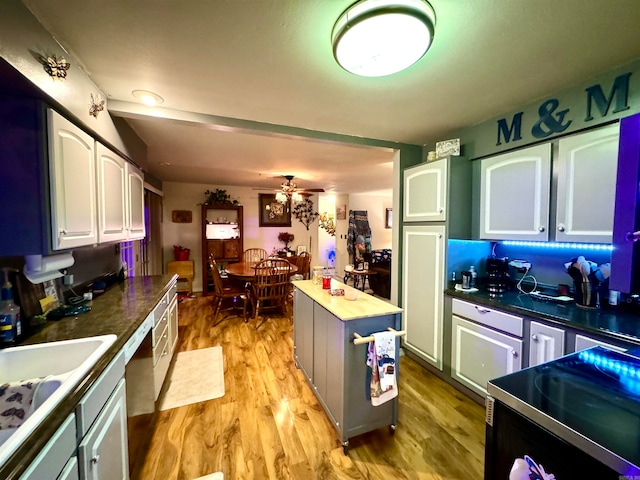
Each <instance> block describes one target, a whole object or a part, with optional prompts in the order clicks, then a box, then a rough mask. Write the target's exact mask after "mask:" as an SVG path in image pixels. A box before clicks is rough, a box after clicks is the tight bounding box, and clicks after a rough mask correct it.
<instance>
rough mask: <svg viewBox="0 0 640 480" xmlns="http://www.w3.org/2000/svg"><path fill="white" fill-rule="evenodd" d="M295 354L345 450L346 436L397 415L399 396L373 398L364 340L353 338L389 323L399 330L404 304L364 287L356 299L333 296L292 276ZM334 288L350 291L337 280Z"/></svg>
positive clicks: (393, 420) (392, 424) (391, 421)
mask: <svg viewBox="0 0 640 480" xmlns="http://www.w3.org/2000/svg"><path fill="white" fill-rule="evenodd" d="M293 284H294V286H295V296H294V305H293V309H294V314H293V330H294V358H295V361H296V365H297V366H298V368H300V370H301V371H302V372H303V374H304V376H305V378H306V380H307V382H308V383H309V386H310V387H311V388H312V390H313V392H314V393H315V395H316V397H317V398H318V400H319V402H320V404H321V405H322V407H323V408H324V410H325V412H326V413H327V416H328V417H329V419H330V420H331V422H332V423H333V425H334V426H335V428H336V430H337V431H338V434H339V435H340V440H341V442H342V447H343V451H344V453H345V454H346V453H347V451H348V447H349V438H351V437H354V436H356V435H360V434H362V433H365V432H368V431H371V430H374V429H377V428H381V427H384V426H388V427H389V428H390V430H391V432H393V431H394V430H395V426H396V424H397V421H398V399H397V397H396V398H395V399H393V400H390V401H388V402H386V403H384V404H382V405H379V406H377V407H374V406H373V405H372V404H371V398H370V393H369V385H370V381H371V369H370V368H369V367H368V366H367V365H366V356H367V345H366V344H359V345H355V344H354V343H353V341H354V338H356V337H355V336H354V335H355V334H358V335H360V336H362V337H366V336H369V335H371V334H372V333H375V332H380V331H384V330H387V329H388V328H392V329H394V330H397V331H399V330H400V328H401V323H402V309H400V308H398V307H396V306H394V305H392V304H390V303H388V302H385V301H383V300H380V299H378V298H375V297H373V296H371V295H368V294H366V293H363V292H360V291H358V292H357V299H356V300H347V299H346V298H345V297H344V296H332V295H330V292H329V290H323V289H322V287H321V286H320V285H316V284H314V283H313V281H312V280H301V281H295V282H293ZM334 288H336V289H343V290H345V292H346V291H353V290H354V289H353V288H352V287H349V286H347V285H344V284H342V283H339V282H335V284H334ZM399 353H400V338H399V337H396V358H395V368H396V375H398V355H399Z"/></svg>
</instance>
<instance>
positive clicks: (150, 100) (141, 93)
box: [131, 90, 164, 107]
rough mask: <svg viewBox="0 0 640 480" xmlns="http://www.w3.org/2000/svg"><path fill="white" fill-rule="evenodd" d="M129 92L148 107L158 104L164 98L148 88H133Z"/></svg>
mask: <svg viewBox="0 0 640 480" xmlns="http://www.w3.org/2000/svg"><path fill="white" fill-rule="evenodd" d="M131 94H132V95H133V96H134V97H136V98H137V99H138V100H140V101H141V102H142V103H144V104H145V105H147V106H149V107H153V106H154V105H160V104H161V103H162V102H164V98H162V97H161V96H160V95H158V94H156V93H153V92H150V91H148V90H134V91H133V92H131Z"/></svg>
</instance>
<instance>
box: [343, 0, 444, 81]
mask: <svg viewBox="0 0 640 480" xmlns="http://www.w3.org/2000/svg"><path fill="white" fill-rule="evenodd" d="M434 32H435V12H434V10H433V8H432V7H431V5H430V4H429V3H427V2H426V1H424V0H363V1H361V2H358V3H356V4H355V5H353V6H351V7H350V8H349V9H347V10H346V11H345V12H344V13H343V14H342V15H341V16H340V18H339V19H338V21H337V22H336V24H335V26H334V28H333V33H332V43H333V54H334V56H335V58H336V61H337V62H338V64H339V65H340V66H341V67H342V68H344V69H345V70H347V71H349V72H351V73H354V74H356V75H360V76H365V77H381V76H385V75H391V74H393V73H397V72H399V71H401V70H404V69H406V68H408V67H410V66H411V65H413V64H414V63H416V62H417V61H418V60H420V58H422V57H423V56H424V54H425V53H426V52H427V50H428V49H429V47H430V46H431V43H432V41H433V35H434Z"/></svg>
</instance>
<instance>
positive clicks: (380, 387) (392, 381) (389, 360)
mask: <svg viewBox="0 0 640 480" xmlns="http://www.w3.org/2000/svg"><path fill="white" fill-rule="evenodd" d="M373 338H374V341H373V342H369V347H368V351H367V365H368V366H369V367H371V383H370V385H369V388H370V390H371V404H372V405H373V406H374V407H377V406H378V405H382V404H383V403H385V402H388V401H389V400H391V399H393V398H395V397H397V396H398V386H397V384H396V336H395V334H394V333H393V332H378V333H374V334H373Z"/></svg>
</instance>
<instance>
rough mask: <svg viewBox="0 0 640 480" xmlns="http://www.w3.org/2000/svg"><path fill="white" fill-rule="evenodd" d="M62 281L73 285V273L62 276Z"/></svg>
mask: <svg viewBox="0 0 640 480" xmlns="http://www.w3.org/2000/svg"><path fill="white" fill-rule="evenodd" d="M62 283H63V284H64V285H73V275H70V274H67V275H64V276H63V277H62Z"/></svg>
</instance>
